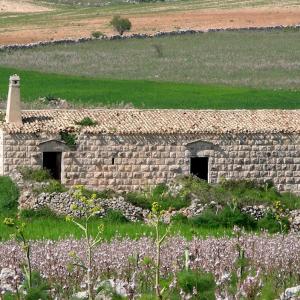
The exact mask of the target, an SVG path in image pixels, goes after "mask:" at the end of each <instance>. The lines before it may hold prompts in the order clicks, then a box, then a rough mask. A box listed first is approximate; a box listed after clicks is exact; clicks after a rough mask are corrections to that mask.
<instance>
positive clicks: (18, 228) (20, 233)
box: [3, 218, 33, 291]
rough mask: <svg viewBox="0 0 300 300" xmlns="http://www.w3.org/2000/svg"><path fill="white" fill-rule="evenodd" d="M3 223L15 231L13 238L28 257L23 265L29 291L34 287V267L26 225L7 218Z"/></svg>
mask: <svg viewBox="0 0 300 300" xmlns="http://www.w3.org/2000/svg"><path fill="white" fill-rule="evenodd" d="M3 223H4V224H5V225H6V226H8V227H10V228H11V229H12V230H13V234H12V236H13V237H14V238H15V240H16V241H17V242H18V243H19V244H20V245H21V249H22V250H23V252H24V255H25V257H26V261H25V264H24V265H23V271H24V274H25V281H26V284H27V291H28V290H30V289H31V288H32V287H33V285H32V283H33V282H32V278H33V277H32V265H31V245H30V242H29V240H28V238H27V237H26V234H25V227H26V224H25V223H24V222H20V221H18V220H14V219H13V218H5V219H4V221H3Z"/></svg>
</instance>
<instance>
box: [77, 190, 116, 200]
mask: <svg viewBox="0 0 300 300" xmlns="http://www.w3.org/2000/svg"><path fill="white" fill-rule="evenodd" d="M82 194H83V195H84V196H85V197H87V198H90V197H91V196H92V195H93V194H96V198H97V199H110V198H113V197H114V196H115V194H116V192H115V191H113V190H111V189H106V190H102V191H94V190H90V189H88V188H84V189H83V190H82Z"/></svg>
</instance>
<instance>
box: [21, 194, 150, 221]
mask: <svg viewBox="0 0 300 300" xmlns="http://www.w3.org/2000/svg"><path fill="white" fill-rule="evenodd" d="M26 195H28V197H29V198H30V208H31V209H33V210H38V209H42V208H45V207H47V208H49V209H50V210H51V211H53V212H54V213H55V214H57V215H74V216H78V214H77V213H76V212H74V211H73V210H72V209H71V205H72V204H78V201H77V200H75V199H74V198H73V197H72V196H71V195H70V193H69V192H64V193H51V194H49V193H41V194H39V195H38V196H36V197H31V195H30V194H29V192H26ZM23 198H24V197H23ZM27 201H28V200H27ZM27 203H28V202H27ZM96 204H97V205H99V207H100V208H101V211H100V214H99V216H100V217H103V216H105V215H106V214H107V212H108V211H109V210H115V211H120V212H121V213H122V214H123V215H124V216H125V217H126V219H128V220H130V221H132V222H136V221H143V220H144V219H146V217H147V215H148V214H149V211H148V210H146V209H142V208H140V207H137V206H134V205H132V204H130V203H129V202H126V201H125V199H124V197H122V196H116V197H113V198H112V199H97V200H96Z"/></svg>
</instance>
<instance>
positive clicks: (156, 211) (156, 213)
mask: <svg viewBox="0 0 300 300" xmlns="http://www.w3.org/2000/svg"><path fill="white" fill-rule="evenodd" d="M163 216H164V211H163V210H162V208H161V206H160V205H159V204H158V202H153V203H152V208H151V213H150V214H149V221H150V223H149V225H151V226H153V227H154V228H155V245H156V259H155V293H156V298H157V299H158V300H161V299H163V293H164V292H165V288H163V289H162V288H161V285H160V281H161V278H160V268H161V260H160V255H161V246H162V244H163V242H164V240H165V239H166V237H167V235H168V234H169V232H170V229H171V224H169V225H168V226H167V228H166V230H165V231H164V233H161V232H160V228H161V226H160V225H161V224H162V222H163Z"/></svg>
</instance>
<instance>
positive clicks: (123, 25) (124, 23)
mask: <svg viewBox="0 0 300 300" xmlns="http://www.w3.org/2000/svg"><path fill="white" fill-rule="evenodd" d="M110 25H112V26H113V27H114V29H115V30H116V31H118V33H119V34H120V35H123V33H124V32H125V31H129V30H130V29H131V22H130V21H129V19H127V18H121V17H120V16H114V17H113V18H112V20H111V21H110Z"/></svg>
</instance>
